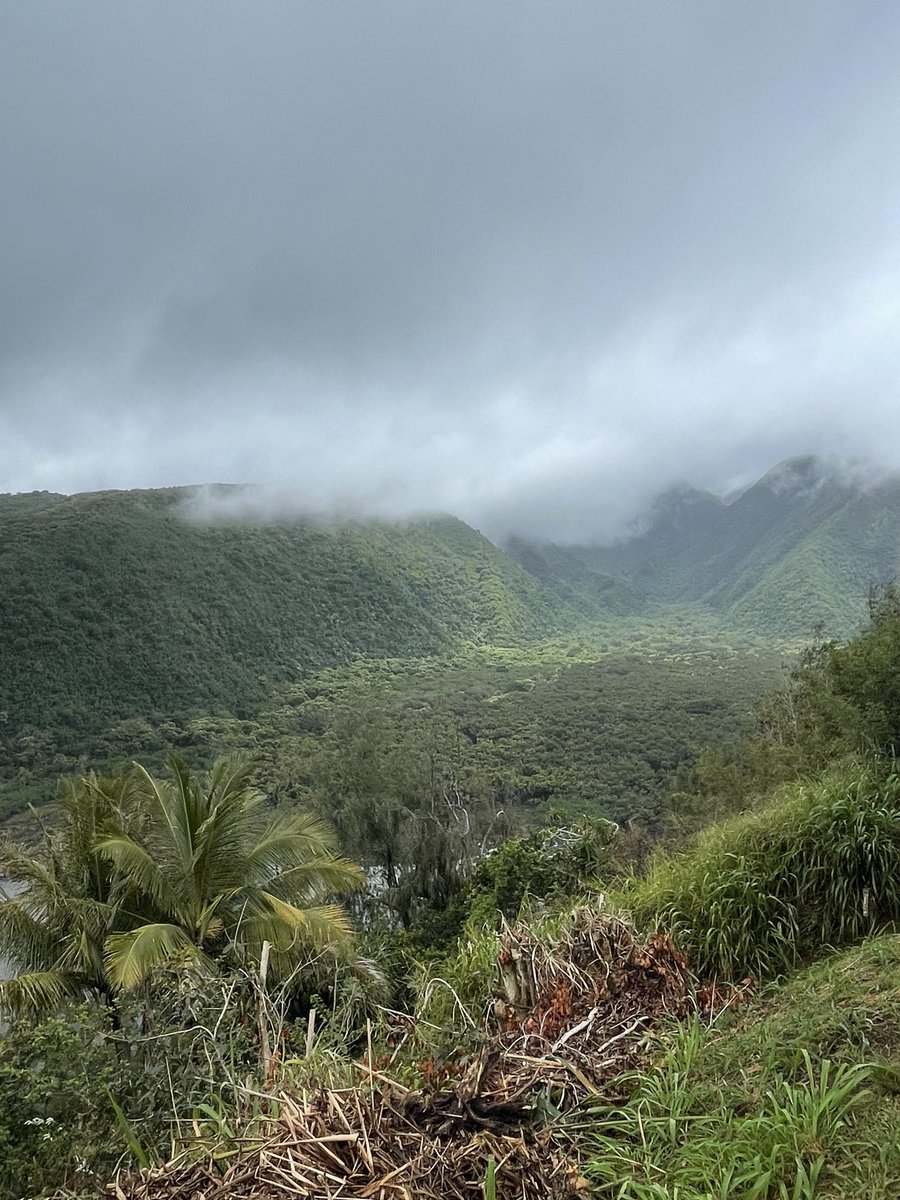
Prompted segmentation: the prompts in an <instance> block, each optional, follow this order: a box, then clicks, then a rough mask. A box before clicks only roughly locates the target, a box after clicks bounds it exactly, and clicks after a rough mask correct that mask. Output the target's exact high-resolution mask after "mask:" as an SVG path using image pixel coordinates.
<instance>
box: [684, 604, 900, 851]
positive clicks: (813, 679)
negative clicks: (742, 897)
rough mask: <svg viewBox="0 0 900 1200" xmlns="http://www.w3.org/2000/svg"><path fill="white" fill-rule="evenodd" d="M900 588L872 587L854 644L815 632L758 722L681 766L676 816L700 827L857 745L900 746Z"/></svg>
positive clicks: (867, 749)
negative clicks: (737, 737)
mask: <svg viewBox="0 0 900 1200" xmlns="http://www.w3.org/2000/svg"><path fill="white" fill-rule="evenodd" d="M898 680H900V593H898V591H897V589H896V588H895V587H894V586H893V585H888V586H885V587H882V588H873V589H872V590H871V591H870V594H869V621H868V624H867V625H866V627H865V628H864V629H863V630H862V631H861V632H860V633H859V634H858V635H857V636H856V637H855V638H853V639H852V640H851V641H850V642H848V643H846V645H839V644H838V643H836V642H833V641H826V640H823V639H821V638H816V639H815V640H814V641H813V642H812V643H811V644H810V645H809V646H807V647H806V649H805V650H804V651H803V652H802V653H801V654H800V655H799V657H798V659H797V661H796V663H795V665H794V667H793V669H792V670H791V672H790V675H789V676H788V678H787V680H786V681H785V683H784V685H783V686H782V687H780V688H778V689H777V690H775V691H774V692H772V693H771V694H770V695H768V696H767V697H765V698H764V699H763V700H762V702H761V703H760V704H759V705H758V706H757V714H756V723H755V728H754V729H753V730H752V731H751V732H750V733H748V734H746V735H745V736H744V737H743V738H741V739H740V740H739V741H738V742H736V743H733V744H732V745H730V746H729V745H727V744H725V745H720V746H719V747H708V748H706V749H705V750H704V751H702V752H701V753H700V754H699V755H698V756H697V757H696V758H695V759H694V761H693V762H691V763H685V764H683V766H682V767H681V768H680V769H679V770H678V771H677V772H676V773H675V774H674V775H673V777H672V778H671V780H670V787H669V798H668V799H669V808H670V824H672V825H673V826H675V827H681V828H691V827H697V825H700V824H703V823H706V822H708V821H710V820H712V819H714V818H716V817H719V816H722V815H727V814H728V813H729V812H734V811H735V810H740V809H743V808H746V807H747V806H748V803H749V802H752V801H753V800H754V799H755V798H758V797H760V796H763V795H765V794H766V793H767V792H770V791H771V790H772V789H773V788H774V787H776V786H777V785H778V784H780V783H783V782H785V781H786V780H791V779H796V778H798V777H801V776H804V775H809V774H811V773H814V772H817V771H820V770H822V769H824V768H825V767H827V766H828V765H829V764H830V763H833V762H835V761H837V760H840V759H842V758H843V757H845V756H846V755H848V754H858V753H871V752H874V753H875V754H876V755H880V756H894V757H896V755H897V752H898V749H900V683H898Z"/></svg>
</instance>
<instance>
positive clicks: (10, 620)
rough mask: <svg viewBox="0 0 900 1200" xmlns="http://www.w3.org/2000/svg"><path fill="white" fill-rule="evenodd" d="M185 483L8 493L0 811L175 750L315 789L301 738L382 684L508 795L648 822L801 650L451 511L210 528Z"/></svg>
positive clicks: (285, 785)
mask: <svg viewBox="0 0 900 1200" xmlns="http://www.w3.org/2000/svg"><path fill="white" fill-rule="evenodd" d="M226 494H227V493H226ZM192 495H193V493H191V492H190V490H187V489H185V490H177V489H176V490H170V491H154V492H125V493H100V494H96V495H87V496H76V497H71V498H69V497H63V496H53V495H47V494H36V495H31V496H19V497H5V498H0V534H2V536H0V578H2V582H3V587H2V588H0V630H2V637H3V646H4V651H5V653H4V661H3V670H2V672H0V816H3V815H8V814H10V813H13V812H15V811H17V810H20V809H21V808H22V807H23V806H24V805H25V804H26V803H29V802H31V803H41V802H43V801H45V800H47V799H48V798H49V797H50V796H51V795H52V792H53V788H54V786H55V779H56V778H57V777H58V776H59V775H60V774H64V773H66V772H68V771H73V770H75V771H77V770H86V769H87V768H88V767H89V766H104V767H105V766H110V765H112V764H114V763H116V762H118V761H121V760H122V759H123V758H124V757H126V756H128V755H131V754H135V753H137V752H140V753H141V754H143V755H145V756H148V755H149V760H150V761H155V762H161V761H162V758H163V756H164V754H165V753H166V751H168V750H170V749H172V748H173V747H174V748H190V749H191V751H192V753H194V754H195V755H196V756H197V758H198V760H200V761H210V759H211V758H212V757H213V756H214V754H216V753H219V752H222V751H223V750H229V749H247V750H251V751H257V750H259V751H260V752H261V754H262V756H263V758H264V759H266V758H269V757H272V758H275V759H277V767H273V778H272V786H273V787H276V786H277V788H278V790H279V791H284V790H287V791H290V792H292V793H293V794H299V792H302V787H303V782H302V776H303V773H304V769H303V768H302V767H297V766H296V763H297V753H295V751H297V752H298V753H299V754H300V755H301V756H306V755H307V753H308V751H309V750H310V748H311V745H312V743H311V741H310V738H312V739H313V741H314V740H315V737H316V735H321V734H326V733H327V731H328V729H329V728H330V726H331V725H333V724H334V722H335V721H338V722H339V723H340V722H341V721H343V722H344V723H346V718H345V717H344V716H342V715H341V714H342V710H343V709H346V708H347V706H348V705H349V706H351V707H359V706H360V705H362V706H365V705H367V704H368V705H370V706H371V704H372V703H373V702H374V701H373V699H372V697H373V696H375V695H380V694H381V693H383V694H384V696H385V697H386V702H387V703H390V704H395V705H396V706H397V707H398V710H399V714H400V715H399V716H398V717H397V724H398V725H399V726H405V725H408V724H409V722H410V718H411V714H414V713H415V712H418V713H419V714H420V716H421V714H422V713H430V714H432V715H433V716H434V718H435V719H436V720H439V721H445V722H446V721H450V722H453V723H455V726H456V728H457V729H458V730H459V733H460V737H462V738H463V739H468V740H469V742H470V743H471V745H472V747H474V749H473V750H472V752H471V754H470V755H469V757H471V758H472V759H473V761H474V763H475V764H476V765H477V766H478V767H479V769H481V770H482V771H483V772H484V773H485V774H486V775H487V776H490V778H491V779H492V780H493V786H494V787H495V789H496V790H497V791H498V792H502V793H504V794H505V795H506V796H507V797H508V798H510V799H512V800H514V801H518V800H521V801H523V802H526V803H528V802H532V801H536V800H537V801H544V800H545V801H550V802H552V803H553V804H561V805H563V806H566V807H572V806H574V807H576V808H577V807H580V808H591V807H598V808H601V809H603V810H604V811H606V812H608V814H609V815H612V816H615V817H616V819H620V818H622V817H630V816H639V817H641V818H645V817H650V818H651V819H652V818H653V816H654V814H655V806H656V797H657V795H658V793H659V790H660V787H661V786H662V783H663V780H664V779H665V777H666V776H667V774H668V772H669V771H670V770H671V769H672V767H673V766H674V765H676V764H677V763H678V762H680V761H682V760H683V759H685V757H688V756H690V755H691V754H692V753H693V752H694V750H695V749H696V748H697V746H699V745H701V744H705V743H707V742H713V741H716V740H717V739H719V738H722V737H728V736H730V735H731V734H733V733H734V732H735V730H736V729H737V728H738V727H739V726H740V724H741V722H742V721H746V719H747V713H748V711H749V706H750V703H751V702H752V699H753V698H754V697H755V696H756V695H758V694H759V693H760V691H761V690H762V689H764V688H765V687H766V686H768V685H770V684H771V682H772V681H773V678H774V672H775V671H776V670H777V668H778V665H779V664H780V662H781V661H782V660H783V658H784V648H783V640H782V641H777V640H776V641H774V642H773V640H772V639H761V638H759V637H758V636H755V635H751V634H742V633H740V632H733V631H732V630H730V629H727V628H724V627H723V626H722V624H721V622H720V621H719V620H718V619H717V618H716V617H715V616H714V615H712V614H711V613H708V612H705V611H703V610H701V609H697V608H693V607H691V606H681V607H678V606H670V607H669V608H667V609H665V610H662V609H660V608H659V607H658V606H657V607H654V606H653V605H652V604H651V603H649V602H648V601H646V600H644V599H641V597H640V596H638V595H637V594H636V593H635V592H634V591H633V590H632V589H629V588H628V587H627V586H626V585H619V584H616V583H614V582H612V581H611V580H610V579H609V577H605V576H598V575H597V573H596V572H588V571H586V570H584V571H582V572H581V574H580V576H579V577H578V578H577V579H575V580H574V581H573V580H571V579H569V578H567V577H565V576H564V574H563V573H561V572H556V573H555V574H554V573H553V572H547V571H546V570H544V569H543V567H539V564H537V563H536V562H532V563H531V569H526V568H525V567H523V566H521V565H519V564H518V563H516V562H515V561H514V560H513V559H512V558H511V557H510V556H509V555H508V554H505V553H503V552H502V551H500V550H498V549H497V548H496V547H495V546H493V545H492V544H491V543H490V542H489V541H487V540H486V539H485V538H483V537H482V536H481V535H480V534H478V533H476V532H475V531H474V530H472V529H470V528H468V527H467V526H466V525H464V524H462V523H461V522H459V521H455V520H452V519H450V518H441V519H435V520H428V521H418V522H411V523H407V524H404V525H396V524H395V525H388V524H379V523H366V524H363V523H352V522H345V523H343V524H334V523H331V524H325V523H318V522H313V521H296V520H295V521H290V522H285V523H283V524H272V523H269V524H265V525H257V524H248V523H242V522H239V521H235V520H221V521H217V522H213V523H210V522H209V521H208V520H207V521H205V522H203V523H201V522H199V521H198V520H197V519H196V517H195V516H194V518H192V516H191V514H192V511H193V510H192V509H191V508H190V503H191V499H192ZM367 692H368V693H372V695H371V696H370V697H369V698H368V699H367V698H366V693H367ZM379 702H380V701H379ZM465 730H468V733H466V732H465ZM273 747H276V748H277V753H275V754H273V753H272V748H273ZM291 771H293V772H294V775H295V776H296V778H295V779H293V780H291V779H286V778H285V777H286V776H287V775H288V774H289V773H290V772H291ZM276 775H277V776H278V778H277V780H276V778H275V776H276Z"/></svg>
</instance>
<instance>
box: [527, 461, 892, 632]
mask: <svg viewBox="0 0 900 1200" xmlns="http://www.w3.org/2000/svg"><path fill="white" fill-rule="evenodd" d="M509 549H510V553H512V554H513V556H514V557H515V558H516V559H517V560H518V561H520V562H522V563H523V565H525V566H526V567H529V563H530V561H531V560H533V559H534V558H535V557H536V556H540V558H541V560H542V562H543V564H544V567H545V569H547V568H550V567H553V568H554V569H555V570H556V571H557V572H558V574H559V577H560V578H566V577H567V576H568V575H571V574H572V573H573V572H576V571H587V572H589V573H591V574H593V575H594V576H595V577H596V578H602V579H604V580H606V581H609V580H617V581H618V584H619V587H628V588H631V589H633V590H634V591H635V592H636V593H638V594H642V595H644V596H645V597H646V598H647V599H648V600H653V601H656V602H658V603H662V604H671V603H685V602H690V603H696V602H699V603H702V604H704V605H707V606H709V607H710V608H712V609H714V610H716V611H718V612H720V613H723V614H725V615H726V617H727V618H728V619H729V621H730V623H732V624H733V625H734V626H735V627H737V628H749V629H754V630H757V631H762V632H766V633H773V634H777V635H781V636H799V637H804V636H808V635H809V634H810V633H811V631H812V630H813V629H814V628H816V627H817V626H821V627H822V628H823V629H824V631H825V632H826V633H827V634H828V635H830V636H834V637H845V636H848V635H849V634H851V633H852V632H853V631H854V630H855V629H856V628H858V626H859V623H860V621H861V619H862V618H863V616H864V613H865V597H866V593H867V590H868V588H869V586H870V585H872V584H874V583H881V582H887V581H890V580H892V579H893V578H894V577H895V575H896V573H897V566H898V551H900V481H898V479H897V478H896V477H893V478H882V479H880V480H873V481H871V482H865V481H862V480H860V478H859V477H857V476H853V477H850V476H848V475H847V474H845V473H843V472H841V471H840V470H837V469H835V468H832V467H830V466H829V465H828V464H826V463H824V462H822V461H821V460H819V459H816V458H813V457H805V458H797V459H790V460H788V461H787V462H784V463H781V464H780V465H779V466H777V467H775V468H773V469H772V470H771V471H769V472H768V473H767V474H766V475H764V476H763V478H762V479H760V480H759V481H758V482H757V483H755V484H754V485H753V486H752V487H750V488H748V489H747V490H746V491H744V492H742V493H741V494H740V495H738V496H737V497H735V498H733V499H731V500H730V501H726V500H721V499H718V498H717V497H715V496H712V495H711V494H710V493H709V492H701V491H699V490H697V489H695V488H692V487H690V486H688V485H681V486H678V487H675V488H671V489H669V490H668V491H666V492H663V493H662V494H661V495H660V496H659V497H658V498H657V500H656V501H655V503H654V504H653V506H652V508H651V510H650V512H649V514H648V515H647V518H646V519H645V521H644V522H643V525H642V527H641V528H640V529H639V530H638V531H637V532H636V534H635V535H634V536H633V537H631V538H629V539H626V540H624V541H622V542H620V543H617V544H616V545H613V546H573V547H567V548H561V547H546V546H545V547H534V546H531V545H530V544H528V543H519V542H512V543H511V544H510V547H509ZM529 569H530V568H529ZM607 586H609V584H607Z"/></svg>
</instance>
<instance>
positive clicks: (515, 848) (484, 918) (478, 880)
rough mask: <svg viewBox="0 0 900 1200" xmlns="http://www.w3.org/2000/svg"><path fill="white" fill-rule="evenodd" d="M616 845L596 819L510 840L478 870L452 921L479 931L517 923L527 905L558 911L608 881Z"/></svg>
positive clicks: (613, 834) (609, 827)
mask: <svg viewBox="0 0 900 1200" xmlns="http://www.w3.org/2000/svg"><path fill="white" fill-rule="evenodd" d="M618 840H619V830H618V829H617V827H616V826H615V825H613V824H611V823H610V822H609V821H605V820H603V819H602V818H596V817H595V818H591V817H581V818H579V819H578V820H576V821H574V822H573V823H572V825H571V827H558V826H557V827H552V828H548V829H542V830H540V831H538V832H537V833H533V834H529V835H527V836H525V837H519V838H510V839H509V840H508V841H506V842H504V843H503V844H502V845H500V846H498V847H497V849H496V850H494V851H493V852H492V853H491V854H490V855H488V856H487V857H486V858H484V859H482V860H481V861H480V862H479V863H478V864H477V866H476V867H475V869H474V870H473V871H472V872H471V874H470V875H469V878H468V879H467V880H466V883H465V886H464V887H463V888H462V889H461V890H460V892H459V894H458V896H457V898H456V902H455V904H454V905H453V906H452V907H451V911H450V913H449V914H448V917H449V918H450V919H451V920H452V919H455V920H456V921H457V922H458V924H459V928H460V929H461V928H462V927H463V926H467V927H469V928H471V929H478V928H480V927H482V926H494V925H496V924H497V923H498V922H499V920H500V918H502V917H506V918H507V919H509V920H513V919H515V918H516V917H518V916H519V914H520V913H521V911H522V909H523V907H524V906H525V905H526V903H528V902H532V901H543V902H544V903H546V904H549V905H551V906H553V907H559V906H561V905H562V904H564V903H565V902H566V900H568V899H571V898H573V897H575V896H577V895H579V894H580V893H582V892H583V891H584V889H585V888H586V886H587V885H588V884H589V883H591V882H593V881H595V880H597V879H599V878H601V877H602V878H609V876H610V873H611V870H612V864H613V861H614V855H615V851H616V847H617V843H618Z"/></svg>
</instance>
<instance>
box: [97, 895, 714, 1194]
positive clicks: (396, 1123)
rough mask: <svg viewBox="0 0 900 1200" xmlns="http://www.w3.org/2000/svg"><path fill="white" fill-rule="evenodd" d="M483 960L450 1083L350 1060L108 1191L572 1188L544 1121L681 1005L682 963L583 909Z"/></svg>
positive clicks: (588, 1092) (572, 1159)
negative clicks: (224, 1134) (469, 1027)
mask: <svg viewBox="0 0 900 1200" xmlns="http://www.w3.org/2000/svg"><path fill="white" fill-rule="evenodd" d="M495 966H496V974H495V978H496V981H497V985H498V986H497V990H496V993H495V995H494V996H493V997H487V996H486V997H484V999H485V1010H486V1012H487V1017H486V1022H485V1028H484V1030H483V1032H481V1033H479V1032H478V1031H473V1033H472V1037H471V1042H470V1045H469V1047H468V1052H467V1053H461V1054H460V1055H459V1057H458V1059H457V1060H456V1061H455V1062H453V1063H449V1064H447V1067H446V1068H445V1074H446V1073H448V1072H449V1074H450V1075H451V1076H452V1077H453V1078H454V1081H455V1082H454V1085H453V1087H452V1088H450V1087H444V1088H443V1089H437V1088H423V1089H422V1090H418V1091H413V1090H410V1089H409V1088H408V1087H407V1086H405V1085H404V1084H401V1083H400V1082H399V1080H398V1079H394V1078H393V1077H392V1076H391V1075H389V1074H388V1073H386V1072H381V1071H375V1070H374V1069H373V1068H371V1067H370V1066H369V1064H368V1063H365V1064H359V1070H360V1075H361V1077H362V1082H361V1084H360V1085H359V1086H357V1087H353V1088H344V1089H322V1090H318V1091H314V1092H306V1093H304V1094H303V1095H302V1096H299V1095H291V1094H282V1095H279V1096H277V1097H273V1101H272V1109H273V1113H274V1114H276V1115H273V1116H272V1118H271V1120H270V1121H269V1122H268V1125H267V1126H266V1127H265V1128H263V1129H261V1130H260V1129H258V1128H257V1129H255V1130H253V1131H252V1137H250V1138H248V1139H247V1140H245V1141H242V1140H240V1139H238V1142H237V1145H238V1147H239V1149H238V1150H237V1152H236V1153H234V1155H233V1156H230V1157H224V1158H223V1157H222V1155H221V1153H218V1154H217V1153H216V1152H213V1153H206V1154H202V1153H200V1152H198V1148H197V1147H196V1146H194V1147H188V1148H187V1149H186V1150H185V1151H184V1152H183V1153H182V1154H181V1155H180V1156H179V1157H177V1158H176V1159H174V1160H173V1161H172V1162H170V1163H169V1164H168V1165H166V1166H164V1167H161V1168H157V1169H155V1170H150V1171H143V1172H141V1173H139V1174H132V1175H130V1176H127V1177H122V1178H120V1179H119V1180H118V1181H117V1183H116V1184H115V1185H114V1186H113V1188H112V1189H111V1194H113V1195H115V1196H116V1197H117V1198H118V1200H213V1198H216V1200H223V1198H225V1197H227V1200H243V1198H244V1197H247V1198H248V1200H249V1197H259V1196H266V1197H272V1198H276V1197H288V1196H291V1197H308V1198H310V1200H311V1198H313V1197H316V1198H320V1197H338V1196H340V1197H342V1198H343V1200H368V1198H376V1197H377V1198H381V1197H384V1198H385V1200H386V1198H387V1197H397V1198H401V1200H402V1198H410V1200H411V1198H413V1197H415V1198H425V1197H435V1200H438V1198H440V1200H450V1198H452V1200H465V1198H471V1197H472V1196H481V1195H484V1194H489V1192H488V1188H489V1187H490V1188H493V1189H495V1194H496V1195H497V1196H517V1197H520V1198H522V1200H563V1198H566V1197H573V1196H577V1195H579V1194H581V1193H582V1192H583V1191H584V1190H585V1188H586V1186H587V1185H586V1182H585V1180H584V1179H583V1177H582V1176H581V1174H580V1171H579V1168H578V1166H577V1157H576V1155H575V1152H574V1149H573V1145H572V1143H570V1141H569V1139H568V1138H567V1137H566V1135H565V1124H564V1122H563V1121H562V1120H560V1119H559V1118H560V1117H561V1115H562V1113H563V1112H565V1111H567V1110H570V1109H571V1108H572V1107H573V1106H574V1105H575V1104H577V1103H578V1102H579V1101H582V1100H584V1099H586V1098H588V1097H597V1096H600V1095H602V1094H603V1087H604V1085H605V1084H606V1083H608V1082H609V1081H610V1080H611V1079H613V1078H614V1077H615V1076H617V1075H619V1074H620V1073H621V1072H622V1071H624V1070H630V1069H633V1068H635V1067H636V1066H637V1065H638V1064H639V1063H640V1062H641V1061H642V1059H643V1057H644V1051H645V1047H646V1035H647V1033H648V1031H649V1030H651V1029H652V1028H653V1027H654V1026H655V1025H656V1023H657V1022H659V1021H660V1019H661V1018H663V1017H667V1016H675V1017H681V1016H684V1015H685V1014H687V1013H688V1012H689V1011H691V1010H692V1009H693V1007H694V1002H693V998H692V994H691V990H690V987H689V982H688V975H687V970H686V965H685V961H684V959H683V957H682V956H681V955H680V954H679V953H678V951H677V950H676V949H675V948H674V946H673V945H672V942H671V940H670V939H669V938H668V937H667V936H666V935H665V934H657V935H655V936H654V937H652V938H650V939H649V940H648V941H642V940H641V939H639V938H638V937H636V935H635V933H634V931H633V930H632V929H631V927H630V926H629V925H628V924H627V922H625V921H623V920H621V919H620V918H618V917H615V916H612V915H610V914H608V913H605V912H603V911H602V909H599V908H586V907H585V908H578V909H575V910H574V911H573V912H572V913H571V914H570V915H569V917H568V918H567V920H566V921H565V923H564V925H563V927H562V929H561V930H560V931H559V932H558V934H557V936H556V937H555V938H554V939H553V940H552V941H544V940H542V939H541V938H540V937H539V936H538V935H537V934H536V933H535V932H534V930H532V929H530V928H528V927H526V926H524V925H516V926H507V927H505V928H504V929H503V931H502V932H501V934H500V936H499V954H498V955H497V958H496V963H495ZM476 1043H480V1046H476ZM396 1073H397V1074H399V1073H400V1068H399V1066H398V1067H397V1068H396ZM554 1118H555V1119H554ZM223 1162H224V1164H225V1165H224V1167H223V1165H222V1163H223ZM491 1180H493V1183H490V1182H489V1181H491Z"/></svg>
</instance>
